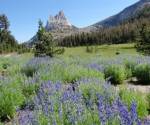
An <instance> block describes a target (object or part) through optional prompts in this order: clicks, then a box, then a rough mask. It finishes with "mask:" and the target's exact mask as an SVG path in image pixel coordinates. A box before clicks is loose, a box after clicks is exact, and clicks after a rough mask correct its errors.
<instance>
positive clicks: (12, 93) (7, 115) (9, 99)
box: [0, 83, 24, 121]
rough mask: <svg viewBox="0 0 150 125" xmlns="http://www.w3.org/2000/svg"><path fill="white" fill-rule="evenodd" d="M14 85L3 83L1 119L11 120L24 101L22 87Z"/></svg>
mask: <svg viewBox="0 0 150 125" xmlns="http://www.w3.org/2000/svg"><path fill="white" fill-rule="evenodd" d="M11 84H12V85H7V84H5V85H2V86H1V87H0V101H1V102H0V120H1V121H4V120H6V119H8V120H10V119H11V118H12V117H14V115H15V113H16V110H17V108H19V106H20V105H22V104H23V102H24V96H23V94H22V91H21V89H20V88H19V87H18V86H16V85H14V84H13V83H11Z"/></svg>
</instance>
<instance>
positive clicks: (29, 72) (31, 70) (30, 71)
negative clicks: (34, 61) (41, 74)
mask: <svg viewBox="0 0 150 125" xmlns="http://www.w3.org/2000/svg"><path fill="white" fill-rule="evenodd" d="M36 71H37V67H36V66H33V65H27V66H24V67H22V69H21V73H23V74H25V75H26V76H27V77H33V75H34V74H35V73H36Z"/></svg>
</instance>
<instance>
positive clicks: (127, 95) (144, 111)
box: [119, 89, 148, 118]
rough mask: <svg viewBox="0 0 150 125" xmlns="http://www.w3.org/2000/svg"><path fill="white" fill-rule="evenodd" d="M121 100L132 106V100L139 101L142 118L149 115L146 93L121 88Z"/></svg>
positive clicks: (138, 110)
mask: <svg viewBox="0 0 150 125" xmlns="http://www.w3.org/2000/svg"><path fill="white" fill-rule="evenodd" d="M119 95H120V98H121V100H122V101H123V102H124V103H125V104H126V105H127V106H128V107H130V106H131V104H132V102H133V101H135V102H136V103H137V113H138V116H139V117H140V118H144V117H146V116H147V115H148V102H147V99H146V97H145V96H144V95H142V94H141V93H139V92H135V91H130V90H126V89H121V90H120V92H119Z"/></svg>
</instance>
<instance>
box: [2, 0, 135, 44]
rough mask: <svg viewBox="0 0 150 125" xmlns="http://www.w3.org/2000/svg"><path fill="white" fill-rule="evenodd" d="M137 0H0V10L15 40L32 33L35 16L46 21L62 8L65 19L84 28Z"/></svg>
mask: <svg viewBox="0 0 150 125" xmlns="http://www.w3.org/2000/svg"><path fill="white" fill-rule="evenodd" d="M137 1H138V0H0V13H4V14H6V15H7V16H8V18H9V21H10V24H11V25H10V30H11V32H12V34H13V35H14V36H15V37H16V39H17V40H18V41H19V42H24V41H27V40H29V39H30V38H31V37H32V36H33V35H34V34H35V33H36V32H37V27H38V19H41V20H42V21H43V22H44V23H46V21H47V19H48V17H49V15H55V14H57V13H58V11H59V10H63V11H64V13H65V15H66V17H67V18H68V20H69V21H70V22H71V23H72V24H73V25H75V26H77V27H84V26H88V25H91V24H93V23H96V22H97V21H100V20H103V19H105V18H107V17H109V16H112V15H114V14H116V13H118V12H120V11H121V10H122V9H124V8H125V7H127V6H129V5H131V4H133V3H135V2H137Z"/></svg>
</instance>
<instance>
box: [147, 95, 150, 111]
mask: <svg viewBox="0 0 150 125" xmlns="http://www.w3.org/2000/svg"><path fill="white" fill-rule="evenodd" d="M147 101H148V106H149V107H148V109H149V111H150V93H149V94H148V95H147Z"/></svg>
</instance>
